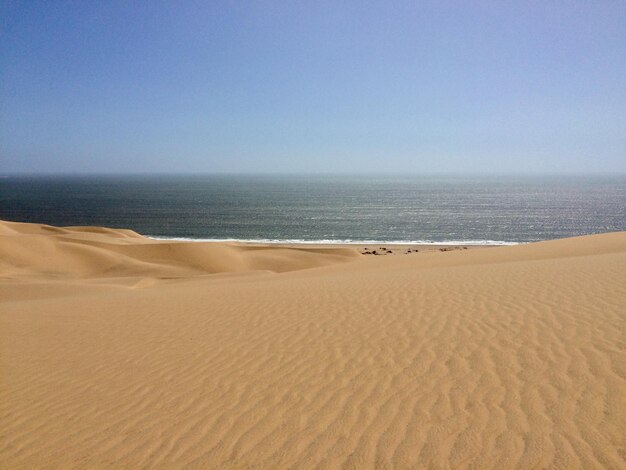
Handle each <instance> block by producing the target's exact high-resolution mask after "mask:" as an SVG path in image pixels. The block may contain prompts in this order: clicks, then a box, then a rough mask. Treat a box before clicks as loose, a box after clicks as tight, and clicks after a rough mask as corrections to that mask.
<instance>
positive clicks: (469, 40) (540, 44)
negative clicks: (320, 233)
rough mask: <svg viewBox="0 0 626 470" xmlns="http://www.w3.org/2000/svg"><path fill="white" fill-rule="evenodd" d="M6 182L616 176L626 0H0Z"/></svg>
mask: <svg viewBox="0 0 626 470" xmlns="http://www.w3.org/2000/svg"><path fill="white" fill-rule="evenodd" d="M0 5H1V7H0V18H1V21H2V31H1V37H0V74H1V75H0V112H1V114H0V172H1V173H9V172H115V173H120V172H121V173H124V172H353V171H354V172H361V171H371V172H378V171H383V172H410V173H419V172H450V171H452V172H466V171H471V172H483V171H490V172H543V171H546V172H561V171H562V172H626V2H624V1H618V0H616V1H610V0H607V1H600V0H598V1H518V2H500V1H492V2H480V1H475V2H474V1H470V2H467V1H458V2H446V1H441V0H439V1H433V2H418V1H416V2H393V1H383V2H362V1H354V2H339V1H331V2H286V1H280V2H226V1H225V2H217V1H216V2H201V1H197V2H184V1H162V2H161V1H143V2H142V1H136V2H135V1H133V2H131V1H92V2H89V1H73V2H64V1H42V2H39V1H24V2H19V1H7V0H0Z"/></svg>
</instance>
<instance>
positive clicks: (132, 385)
mask: <svg viewBox="0 0 626 470" xmlns="http://www.w3.org/2000/svg"><path fill="white" fill-rule="evenodd" d="M625 318H626V232H621V233H611V234H605V235H594V236H586V237H578V238H571V239H564V240H556V241H549V242H541V243H534V244H529V245H520V246H513V247H498V248H490V249H481V250H452V251H446V252H440V251H427V252H420V253H411V254H409V255H406V256H363V255H361V254H360V252H359V250H357V249H353V248H331V247H317V248H311V247H285V246H282V247H271V246H247V245H235V244H217V243H173V242H160V241H154V240H149V239H146V238H143V237H141V236H140V235H138V234H136V233H134V232H132V231H127V230H111V229H105V228H93V227H91V228H85V227H74V228H56V227H49V226H42V225H35V224H17V223H9V222H2V223H0V423H1V424H0V467H1V468H43V467H45V468H68V467H76V468H94V467H98V468H99V467H107V468H110V467H114V468H136V467H157V468H183V467H184V468H188V467H200V468H249V467H252V468H268V469H279V468H298V469H300V468H354V469H365V468H423V467H427V468H464V467H472V468H547V467H556V468H616V469H617V468H626V432H625V430H626V337H625V336H626V335H625V332H626V321H625Z"/></svg>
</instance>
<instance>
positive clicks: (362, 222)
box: [0, 175, 626, 244]
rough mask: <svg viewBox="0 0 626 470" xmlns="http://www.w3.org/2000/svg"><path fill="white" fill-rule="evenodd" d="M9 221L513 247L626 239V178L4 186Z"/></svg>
mask: <svg viewBox="0 0 626 470" xmlns="http://www.w3.org/2000/svg"><path fill="white" fill-rule="evenodd" d="M0 219H3V220H10V221H19V222H37V223H45V224H51V225H59V226H67V225H100V226H107V227H119V228H130V229H133V230H136V231H137V232H139V233H141V234H143V235H147V236H150V237H154V238H167V239H180V240H244V241H260V242H292V243H294V242H296V243H297V242H307V243H316V242H319V243H351V242H352V243H361V242H366V243H370V242H385V243H449V244H456V243H464V244H514V243H525V242H533V241H538V240H549V239H555V238H563V237H571V236H575V235H583V234H592V233H603V232H612V231H619V230H626V176H623V175H619V176H590V177H581V176H388V175H385V176H371V175H368V176H357V175H352V176H347V175H342V176H327V175H326V176H322V175H318V176H302V175H280V176H276V175H272V176H261V175H177V176H148V175H142V176H5V177H0Z"/></svg>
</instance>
